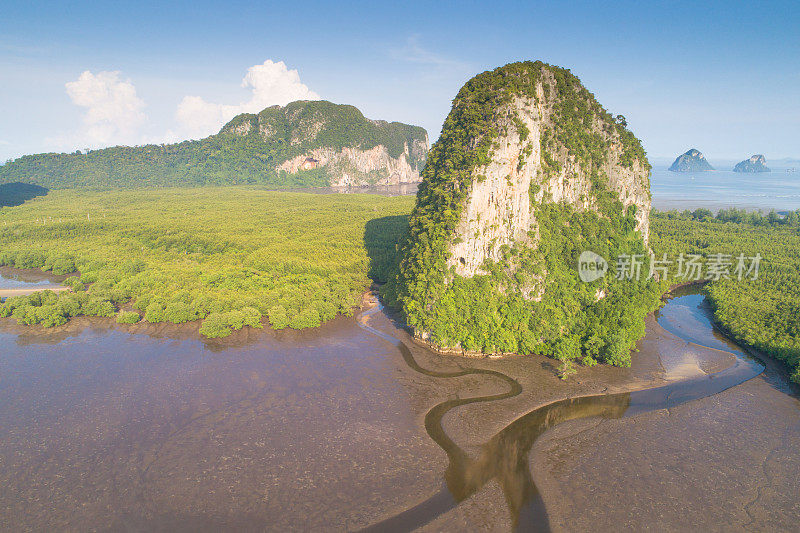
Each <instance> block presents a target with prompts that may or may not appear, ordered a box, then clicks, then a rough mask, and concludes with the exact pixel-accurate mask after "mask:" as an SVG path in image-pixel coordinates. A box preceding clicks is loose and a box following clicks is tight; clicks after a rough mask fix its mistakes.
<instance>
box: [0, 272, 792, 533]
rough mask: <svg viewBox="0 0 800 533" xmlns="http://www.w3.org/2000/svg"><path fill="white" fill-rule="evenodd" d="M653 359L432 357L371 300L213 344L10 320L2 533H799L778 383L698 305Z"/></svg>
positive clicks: (147, 332) (783, 387)
mask: <svg viewBox="0 0 800 533" xmlns="http://www.w3.org/2000/svg"><path fill="white" fill-rule="evenodd" d="M15 283H17V282H15ZM639 350H640V351H639V353H637V354H635V355H634V364H633V367H632V368H631V369H616V368H610V367H605V366H598V367H595V368H591V369H582V370H581V371H580V372H579V373H578V374H577V375H576V376H573V377H571V378H570V379H569V380H567V381H566V382H564V381H561V380H559V379H558V378H557V376H556V372H555V369H554V368H553V366H552V362H551V361H550V360H548V359H546V358H542V357H537V356H532V357H516V358H505V359H497V360H493V359H463V358H458V357H445V356H440V355H437V354H434V353H432V352H430V351H429V350H427V349H425V348H424V347H422V346H420V345H417V344H416V343H414V342H413V340H412V339H411V338H410V336H409V335H408V334H407V333H406V332H405V331H404V330H403V329H402V328H401V327H399V326H398V325H397V324H396V323H395V322H394V321H393V320H392V318H391V316H390V315H389V314H387V313H386V311H385V310H382V309H381V307H380V306H379V305H378V304H377V302H376V301H374V300H373V301H372V303H371V305H370V306H369V307H368V308H367V309H366V310H365V311H364V312H362V313H361V314H360V315H358V316H357V317H356V319H352V318H347V317H340V318H338V319H336V320H334V321H332V322H330V323H328V324H325V325H324V326H323V327H321V328H319V329H317V330H312V331H301V332H297V331H280V332H275V331H271V330H268V329H265V330H245V331H242V332H238V333H237V334H236V335H234V336H233V337H231V338H229V339H225V340H218V341H208V340H206V341H204V340H201V339H199V338H198V337H197V335H196V325H192V324H186V325H181V326H166V325H146V324H140V325H136V326H120V325H117V324H113V323H111V322H109V321H107V320H100V319H88V318H83V319H78V320H75V321H73V322H72V323H70V324H68V325H65V326H62V327H59V328H53V329H49V330H45V329H42V328H36V327H33V328H29V327H20V326H17V325H16V324H14V323H13V321H11V320H9V319H2V320H0V486H3V487H4V490H2V491H0V530H29V529H35V530H53V529H58V530H68V531H78V530H85V529H101V530H112V531H117V530H134V531H137V530H148V531H150V530H156V531H164V530H171V531H215V530H220V529H245V530H264V529H267V530H279V531H286V530H308V529H316V530H373V531H392V530H394V531H405V530H412V529H416V528H420V529H421V530H423V531H424V530H429V531H463V530H477V529H491V530H504V529H505V530H507V529H514V528H516V529H519V530H526V531H527V530H554V531H567V530H569V531H597V530H641V529H645V528H647V527H656V528H658V529H660V530H683V529H689V528H695V529H704V530H709V531H714V530H726V531H730V530H734V531H735V530H747V529H774V530H791V529H792V528H793V527H794V525H796V523H797V521H798V520H800V504H798V502H797V498H796V494H797V493H798V492H800V486H798V479H800V475H798V474H799V473H800V453H798V451H797V450H796V447H795V446H794V445H793V443H794V442H797V439H798V438H800V404H798V401H797V399H796V398H795V397H794V396H793V395H792V389H791V387H790V386H789V385H788V383H787V382H786V381H785V380H784V378H783V377H782V376H781V374H780V372H779V371H777V370H775V369H774V368H773V369H770V368H768V369H767V371H766V372H765V373H762V371H763V366H762V365H761V364H760V363H759V362H758V361H757V360H754V359H751V358H749V357H748V356H747V355H746V354H745V353H744V352H743V351H742V350H740V349H739V348H738V347H737V346H736V345H734V344H732V343H730V342H729V341H727V340H726V339H725V338H724V337H723V336H721V335H720V334H719V333H718V332H716V331H715V330H714V328H713V325H712V323H711V322H710V320H709V315H708V311H707V309H705V307H704V304H703V298H702V296H699V295H696V294H685V295H680V296H679V297H677V298H674V299H672V300H670V301H669V302H668V303H667V304H666V305H665V306H664V307H663V308H662V310H661V311H660V312H659V313H658V315H657V316H656V317H655V318H650V319H648V333H647V335H646V336H645V338H644V339H643V340H642V342H641V343H640V346H639ZM564 398H568V399H564Z"/></svg>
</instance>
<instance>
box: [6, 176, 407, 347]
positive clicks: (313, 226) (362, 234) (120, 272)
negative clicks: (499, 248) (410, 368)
mask: <svg viewBox="0 0 800 533" xmlns="http://www.w3.org/2000/svg"><path fill="white" fill-rule="evenodd" d="M411 202H412V199H411V198H407V197H406V198H384V197H379V196H365V195H363V196H362V195H316V194H301V193H278V192H269V191H263V190H255V189H243V188H238V187H230V188H223V189H220V188H210V187H208V188H197V189H161V190H156V189H151V190H139V191H114V192H95V193H91V192H87V191H81V192H79V191H74V190H71V191H52V192H50V194H48V195H47V196H45V197H43V198H39V199H36V200H34V201H31V202H28V203H26V204H25V205H22V206H19V207H14V208H3V209H0V264H2V265H10V266H16V267H19V268H39V269H42V270H45V271H50V272H53V273H54V274H68V273H71V272H75V271H78V272H80V276H79V277H72V278H68V283H69V284H70V285H72V287H73V289H74V291H72V292H66V293H59V294H55V293H52V292H43V293H37V294H34V295H31V296H27V297H16V298H9V299H8V300H6V302H5V303H4V304H2V305H0V316H13V317H14V318H16V319H17V320H18V321H19V322H21V323H24V324H43V325H45V326H55V325H59V324H63V323H65V322H66V321H67V320H69V319H70V318H71V317H74V316H78V315H92V316H115V315H116V316H117V320H118V321H120V322H124V323H131V322H137V321H139V320H140V319H142V320H145V321H147V322H153V323H158V322H171V323H175V324H178V323H182V322H188V321H194V320H203V322H202V325H201V330H200V331H201V333H202V334H204V335H206V336H209V337H220V336H225V335H228V334H229V333H230V332H231V331H232V330H235V329H239V328H241V327H243V326H245V325H250V326H254V327H258V326H259V325H260V323H261V319H262V317H264V318H266V319H267V320H268V321H269V324H270V325H271V326H272V327H274V328H278V329H280V328H286V327H291V328H296V329H301V328H307V327H314V326H318V325H320V324H321V323H322V322H324V321H326V320H330V319H331V318H333V317H334V316H336V315H337V314H340V313H341V314H351V313H352V310H353V308H354V306H355V305H356V304H357V302H358V296H359V295H360V294H361V292H362V291H364V290H365V289H366V288H367V287H369V285H370V283H371V281H372V280H371V279H370V278H369V277H368V274H369V273H370V271H372V272H373V273H374V274H373V276H375V277H376V278H379V277H380V275H381V273H383V272H385V271H386V269H387V267H386V265H385V264H384V262H385V261H391V260H393V255H392V251H393V250H394V247H395V242H387V241H386V240H385V239H383V238H381V236H380V234H379V233H376V232H374V231H373V232H368V231H367V224H368V223H369V222H370V221H373V220H376V219H377V220H380V219H382V218H384V217H389V218H387V220H393V219H392V218H391V217H398V216H399V217H400V219H394V220H397V221H398V222H399V223H400V224H401V226H400V227H401V228H402V224H403V223H404V220H403V218H402V215H403V214H405V213H407V212H408V211H409V210H410V209H411ZM400 231H402V229H401V230H400ZM395 238H396V236H395ZM387 247H388V249H389V251H384V248H387ZM368 252H369V253H368ZM370 254H373V255H374V257H373V258H370Z"/></svg>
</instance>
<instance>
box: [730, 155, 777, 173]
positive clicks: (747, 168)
mask: <svg viewBox="0 0 800 533" xmlns="http://www.w3.org/2000/svg"><path fill="white" fill-rule="evenodd" d="M733 171H734V172H746V173H757V172H771V170H770V169H769V167H768V166H767V158H766V157H764V156H763V155H761V154H756V155H752V156H750V159H745V160H744V161H740V162H739V163H737V164H736V166H735V167H733Z"/></svg>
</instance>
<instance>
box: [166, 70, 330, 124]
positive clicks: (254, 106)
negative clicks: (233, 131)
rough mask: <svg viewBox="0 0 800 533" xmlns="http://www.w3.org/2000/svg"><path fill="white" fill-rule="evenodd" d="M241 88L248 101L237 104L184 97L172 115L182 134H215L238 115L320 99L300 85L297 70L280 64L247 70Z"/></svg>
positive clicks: (302, 84) (198, 97)
mask: <svg viewBox="0 0 800 533" xmlns="http://www.w3.org/2000/svg"><path fill="white" fill-rule="evenodd" d="M242 87H244V88H246V89H248V88H249V89H250V90H251V91H252V95H251V97H250V100H248V101H247V102H244V103H240V104H235V105H231V104H216V103H212V102H207V101H206V100H204V99H203V98H202V97H200V96H186V97H184V98H183V100H182V101H181V103H180V104H178V110H177V112H176V115H175V116H176V118H177V119H178V122H179V123H180V126H181V129H182V130H183V132H184V133H185V134H186V135H188V136H189V137H192V138H200V137H205V136H207V135H211V134H213V133H216V132H217V131H218V130H219V129H220V128H221V127H222V126H223V125H224V124H225V123H226V122H228V121H229V120H230V119H232V118H233V117H235V116H236V115H238V114H239V113H257V112H259V111H261V110H262V109H264V108H265V107H269V106H271V105H286V104H288V103H289V102H293V101H295V100H319V99H320V96H319V95H318V94H317V93H315V92H314V91H312V90H311V89H309V88H308V87H307V86H306V85H305V84H304V83H302V82H301V81H300V74H299V73H298V72H297V70H294V69H292V70H289V68H288V67H287V66H286V64H285V63H284V62H283V61H278V62H277V63H276V62H273V61H272V60H269V59H268V60H266V61H264V63H263V64H261V65H254V66H252V67H250V68H249V69H247V74H246V75H245V77H244V79H243V80H242Z"/></svg>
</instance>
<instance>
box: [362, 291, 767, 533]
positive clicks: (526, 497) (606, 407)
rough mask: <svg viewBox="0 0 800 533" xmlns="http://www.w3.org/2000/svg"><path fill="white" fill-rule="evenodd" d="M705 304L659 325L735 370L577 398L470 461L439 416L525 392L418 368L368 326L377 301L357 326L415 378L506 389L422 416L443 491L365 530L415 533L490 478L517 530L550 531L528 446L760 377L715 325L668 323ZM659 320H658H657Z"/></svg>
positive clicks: (543, 412)
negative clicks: (438, 451)
mask: <svg viewBox="0 0 800 533" xmlns="http://www.w3.org/2000/svg"><path fill="white" fill-rule="evenodd" d="M702 303H703V297H702V296H700V295H698V294H690V295H686V296H681V297H679V298H678V299H676V300H671V303H668V304H667V307H666V309H664V310H662V311H661V313H659V318H660V320H659V323H660V324H661V325H662V327H665V329H668V330H671V331H672V332H673V333H674V334H676V335H678V336H680V337H682V338H684V339H685V340H686V341H688V342H693V343H695V344H698V345H701V346H705V347H707V348H712V349H717V350H723V351H729V352H730V353H732V354H733V355H734V356H735V357H736V360H735V362H734V364H733V365H731V366H730V367H728V368H726V369H724V370H720V371H718V372H714V373H711V374H706V375H702V376H697V377H693V378H687V379H681V380H678V381H675V382H673V383H670V384H669V385H664V386H661V387H654V388H648V389H644V390H639V391H633V392H625V393H619V394H599V395H590V396H580V397H575V398H568V399H564V400H559V401H556V402H552V403H549V404H547V405H543V406H541V407H539V408H537V409H534V410H533V411H531V412H529V413H527V414H525V415H523V416H521V417H519V418H517V419H516V420H514V422H512V423H511V424H509V425H508V426H506V427H505V428H504V429H503V430H502V431H500V432H499V433H497V434H496V435H494V436H493V437H492V438H491V439H489V440H488V441H487V442H486V444H485V445H484V446H483V449H482V452H481V454H480V456H479V457H478V458H476V459H473V458H470V457H469V455H468V454H467V453H466V452H465V451H464V450H462V449H461V448H460V447H459V446H458V445H457V444H456V443H455V442H453V441H452V440H451V439H450V438H449V437H448V436H447V433H446V432H445V430H444V429H443V428H442V418H443V417H444V415H445V414H447V412H448V411H450V410H451V409H455V408H457V407H459V406H462V405H466V404H469V403H477V402H488V401H495V400H502V399H505V398H509V397H512V396H516V395H518V394H519V393H520V392H522V386H521V385H520V384H519V383H518V382H517V381H516V380H514V379H512V378H510V377H508V376H506V375H505V374H502V373H500V372H496V371H492V370H484V369H468V370H462V371H458V372H450V373H446V372H436V371H430V370H426V369H424V368H422V367H421V366H420V365H419V364H417V362H416V361H415V360H414V357H413V355H412V354H411V351H410V350H409V349H408V347H407V346H406V344H405V343H404V342H403V341H402V340H400V339H398V338H395V337H392V336H390V335H388V334H386V333H384V332H382V331H379V330H377V329H375V328H373V327H371V326H369V325H368V318H369V315H370V314H373V313H376V312H379V311H381V309H382V306H381V305H380V304H379V303H378V302H377V301H374V302H373V305H374V307H373V308H372V309H370V310H369V311H366V312H364V313H363V314H362V319H361V320H360V324H361V326H362V327H363V328H364V329H366V330H367V331H370V332H371V333H373V334H375V335H378V336H379V337H381V338H383V339H386V340H387V341H388V342H390V343H392V344H393V345H394V346H396V347H397V348H398V349H399V350H400V353H401V355H402V356H403V359H404V360H405V361H406V363H407V364H408V366H409V367H411V368H413V369H414V370H415V371H417V372H420V373H422V374H425V375H428V376H432V377H438V378H453V377H460V376H464V375H468V374H473V375H491V376H496V377H498V378H500V379H501V380H503V381H505V382H506V383H508V385H509V390H508V392H505V393H501V394H495V395H489V396H477V397H472V398H463V399H456V400H448V401H446V402H442V403H440V404H438V405H436V406H434V407H433V408H431V410H430V411H428V413H427V415H426V416H425V429H426V430H427V431H428V435H430V437H431V438H432V439H433V440H434V441H435V442H436V443H437V444H438V445H439V446H440V447H441V448H442V449H443V450H444V451H445V452H446V453H447V457H448V459H449V465H448V467H447V470H446V472H445V474H444V478H445V486H444V487H443V488H442V490H440V491H439V492H437V493H436V494H435V495H433V496H431V497H430V498H428V499H427V500H425V501H423V502H421V503H419V504H418V505H416V506H414V507H412V508H410V509H408V510H406V511H404V512H402V513H400V514H397V515H395V516H393V517H391V518H388V519H386V520H383V521H381V522H380V523H378V524H374V525H373V526H371V527H370V528H368V529H367V531H376V532H378V531H412V530H414V529H417V528H418V527H420V526H422V525H424V524H426V523H428V522H430V521H431V520H432V519H433V518H435V517H437V516H439V515H441V514H443V513H445V512H447V511H448V510H449V509H452V508H453V507H455V506H456V505H457V504H458V503H459V502H461V501H463V500H465V499H467V498H469V497H470V496H472V495H473V494H475V493H476V492H477V491H478V490H480V489H481V488H482V487H483V486H484V485H485V484H486V483H487V482H488V481H490V480H492V479H497V480H498V481H499V482H500V485H501V487H502V489H503V492H504V495H505V499H506V502H507V504H508V506H509V510H510V512H511V516H512V523H513V525H514V527H515V528H518V529H520V530H523V531H550V527H549V522H548V518H547V510H546V509H545V506H544V502H543V500H542V498H541V496H540V494H539V491H538V490H537V487H536V485H535V483H534V481H533V479H532V478H531V474H530V467H529V465H528V456H529V453H530V450H531V446H532V445H533V443H534V441H535V440H536V439H537V438H538V437H539V436H540V435H541V434H542V433H544V432H545V431H547V430H548V429H549V428H551V427H553V426H555V425H557V424H560V423H562V422H565V421H568V420H576V419H581V418H590V417H601V418H614V419H616V418H626V417H634V416H636V415H638V414H641V413H645V412H649V411H654V410H659V409H671V408H673V407H676V406H678V405H681V404H683V403H685V402H689V401H692V400H698V399H701V398H705V397H708V396H711V395H714V394H717V393H720V392H722V391H724V390H727V389H729V388H731V387H734V386H736V385H739V384H740V383H743V382H745V381H747V380H749V379H752V378H754V377H756V376H758V375H759V374H761V372H763V371H764V366H763V365H762V364H761V363H760V362H759V361H757V360H755V359H753V358H752V357H750V356H748V355H747V354H745V353H744V352H743V351H742V350H741V349H739V348H738V347H735V345H734V344H733V343H730V342H725V341H724V340H723V339H721V338H720V336H719V335H714V329H713V325H712V324H711V322H710V320H709V319H708V318H707V316H705V315H703V314H702V313H699V312H698V313H695V314H694V316H693V318H694V319H695V322H694V323H687V324H683V323H680V322H676V321H675V319H674V317H673V316H672V313H671V311H672V307H674V306H679V305H683V306H687V307H689V308H694V309H699V307H700V305H701V304H702ZM662 315H663V316H664V318H663V319H661V316H662ZM684 328H685V329H686V330H690V331H691V333H686V332H685V330H684Z"/></svg>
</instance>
